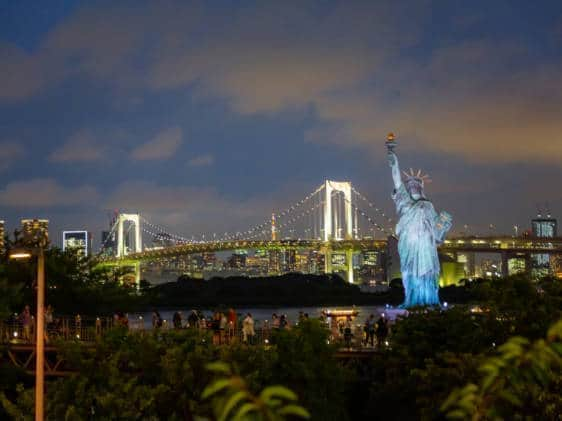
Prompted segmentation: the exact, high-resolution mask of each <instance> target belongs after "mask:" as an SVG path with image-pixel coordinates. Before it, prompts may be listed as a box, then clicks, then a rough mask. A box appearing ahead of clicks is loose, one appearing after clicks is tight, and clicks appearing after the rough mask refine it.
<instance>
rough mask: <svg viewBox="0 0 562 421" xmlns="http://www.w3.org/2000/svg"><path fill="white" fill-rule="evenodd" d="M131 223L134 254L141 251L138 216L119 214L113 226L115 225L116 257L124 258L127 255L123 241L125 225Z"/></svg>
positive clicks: (136, 214)
mask: <svg viewBox="0 0 562 421" xmlns="http://www.w3.org/2000/svg"><path fill="white" fill-rule="evenodd" d="M127 222H129V223H131V224H133V227H134V230H135V231H134V240H133V241H134V243H135V244H134V248H133V250H134V252H135V253H140V252H141V251H142V238H141V233H140V230H141V227H140V215H139V214H138V213H120V214H119V215H118V216H117V220H116V221H115V224H116V225H117V257H124V256H126V255H127V254H128V252H129V251H128V249H127V247H126V241H125V232H124V228H125V223H127Z"/></svg>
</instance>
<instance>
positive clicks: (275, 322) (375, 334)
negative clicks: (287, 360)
mask: <svg viewBox="0 0 562 421" xmlns="http://www.w3.org/2000/svg"><path fill="white" fill-rule="evenodd" d="M308 319H309V315H308V313H304V312H302V311H299V315H298V319H297V320H295V324H298V323H301V322H303V321H305V320H308ZM320 320H321V321H323V322H325V323H327V324H328V325H329V327H330V328H331V340H335V341H336V342H337V341H338V340H341V341H343V342H344V344H345V345H346V347H351V346H352V344H353V345H355V346H364V347H369V346H370V347H382V346H386V344H387V337H388V334H389V321H388V318H387V317H386V316H385V314H384V313H382V314H381V315H380V316H379V318H378V319H376V317H375V315H374V314H371V315H369V316H368V317H367V319H366V320H365V323H364V325H363V329H362V331H361V330H360V328H358V325H357V324H354V320H353V318H352V317H351V316H348V317H347V318H346V319H345V320H341V319H332V320H327V319H326V318H325V317H324V316H320ZM258 326H259V327H258ZM170 327H173V328H174V329H199V330H203V329H204V330H207V331H210V332H212V333H213V335H212V338H213V339H212V340H213V344H215V345H223V344H229V343H232V342H233V341H236V340H240V341H242V342H243V343H247V344H254V343H256V337H257V334H256V332H257V331H259V332H260V334H261V336H262V338H261V339H262V340H265V341H266V342H267V343H268V342H269V341H268V338H269V337H270V334H271V332H272V331H275V330H288V329H291V328H292V323H291V321H290V320H289V318H288V317H287V315H286V314H279V315H278V314H277V313H273V314H272V315H271V321H269V320H265V321H263V322H262V323H259V322H258V321H256V320H255V319H254V317H253V316H252V314H251V313H246V314H245V315H239V314H238V313H236V311H235V310H234V309H232V308H230V309H229V310H228V311H215V312H214V313H213V314H212V315H211V316H210V317H206V316H205V315H204V314H203V312H201V311H198V310H192V311H191V312H190V314H189V315H188V317H187V318H185V319H184V316H183V313H182V312H181V311H176V312H175V313H174V314H173V316H172V326H168V324H167V321H166V320H164V319H163V318H162V316H161V315H160V313H159V311H158V310H156V309H154V310H153V312H152V328H153V329H161V328H170ZM358 335H361V339H360V340H359V339H358V338H357V336H358Z"/></svg>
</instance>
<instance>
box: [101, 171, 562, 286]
mask: <svg viewBox="0 0 562 421" xmlns="http://www.w3.org/2000/svg"><path fill="white" fill-rule="evenodd" d="M393 225H394V221H393V219H392V218H391V217H389V216H388V215H387V214H385V212H384V211H383V210H382V209H381V208H380V207H378V206H376V205H375V204H374V203H373V202H371V201H370V200H369V199H367V197H366V196H365V195H363V194H362V193H360V192H359V191H357V189H356V188H354V187H353V186H352V184H351V182H349V181H333V180H326V181H325V182H324V183H322V184H321V185H320V186H318V187H317V188H316V189H314V190H313V191H312V192H311V193H309V194H307V195H306V196H305V197H304V198H303V199H301V200H299V201H297V202H295V203H294V204H292V205H291V206H288V207H287V208H285V209H283V210H281V211H278V212H274V213H272V214H271V216H268V217H267V218H266V219H265V220H264V221H263V222H261V223H259V224H257V225H255V226H253V227H250V228H248V229H247V230H245V231H237V232H225V233H223V234H221V235H217V234H216V233H214V234H212V235H209V234H206V235H201V236H199V237H198V238H196V237H194V236H192V237H189V236H186V235H181V234H178V233H174V232H173V231H172V230H169V229H167V228H165V227H163V226H161V225H159V224H156V223H154V222H152V221H149V220H147V219H146V218H145V217H144V216H143V215H142V214H139V213H119V214H117V215H116V217H115V218H114V221H113V224H112V226H111V230H110V231H109V233H108V235H106V238H105V239H104V241H103V244H102V251H101V253H100V254H99V255H98V259H99V263H100V265H106V266H117V267H127V268H130V269H131V272H132V273H134V276H135V282H136V283H137V285H138V282H139V281H140V277H141V270H140V268H141V264H149V263H151V262H157V261H163V260H166V259H171V258H175V257H181V256H187V255H191V254H198V253H213V252H221V251H232V250H239V249H245V250H248V249H254V250H269V251H275V250H282V251H286V250H313V251H316V252H318V253H319V254H320V255H322V256H323V259H322V261H323V266H324V267H323V272H324V273H332V272H333V270H334V267H333V262H332V256H333V255H334V254H339V255H344V256H345V263H344V265H343V266H345V273H346V277H347V280H348V282H351V283H353V282H354V270H353V255H354V253H358V252H362V251H376V252H378V253H382V255H385V256H389V255H392V254H393V251H392V250H390V249H389V246H390V245H391V244H392V241H389V239H392V238H393V234H394V231H393ZM143 238H144V241H143ZM440 251H441V252H442V253H445V254H448V255H449V256H451V257H452V258H453V259H455V260H458V256H459V254H460V253H464V254H469V256H474V254H475V253H499V254H500V255H501V259H502V270H503V271H504V274H505V275H506V274H507V267H508V264H507V262H508V260H509V259H511V258H516V257H520V256H523V258H524V259H525V261H526V262H527V261H530V256H531V253H533V254H536V253H541V254H562V238H550V239H548V242H546V241H545V239H544V238H543V239H541V238H538V239H536V238H535V239H533V238H524V237H517V238H513V237H509V236H498V237H465V238H452V239H450V240H447V241H446V242H445V243H444V244H443V245H442V246H441V250H440ZM469 260H470V257H469ZM473 261H474V258H473V257H472V264H473ZM469 263H470V262H469ZM341 266H342V264H341V262H340V264H339V267H340V268H341ZM530 267H531V264H530V263H528V264H527V263H526V268H530Z"/></svg>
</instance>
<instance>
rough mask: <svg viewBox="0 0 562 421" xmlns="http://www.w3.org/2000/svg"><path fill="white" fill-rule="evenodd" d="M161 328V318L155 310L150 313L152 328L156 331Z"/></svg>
mask: <svg viewBox="0 0 562 421" xmlns="http://www.w3.org/2000/svg"><path fill="white" fill-rule="evenodd" d="M161 327H162V316H160V313H159V312H158V311H157V310H153V311H152V328H153V329H157V328H161Z"/></svg>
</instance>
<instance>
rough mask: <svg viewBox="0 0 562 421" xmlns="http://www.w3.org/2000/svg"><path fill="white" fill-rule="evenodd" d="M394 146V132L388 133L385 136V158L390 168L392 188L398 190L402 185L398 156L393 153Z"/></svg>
mask: <svg viewBox="0 0 562 421" xmlns="http://www.w3.org/2000/svg"><path fill="white" fill-rule="evenodd" d="M395 147H396V139H395V137H394V133H389V134H388V135H387V136H386V148H387V151H388V153H387V159H388V165H390V168H391V170H392V180H393V181H394V189H395V190H398V189H399V188H400V186H401V185H402V176H401V175H400V166H399V165H398V157H397V156H396V154H395V153H394V148H395Z"/></svg>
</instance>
